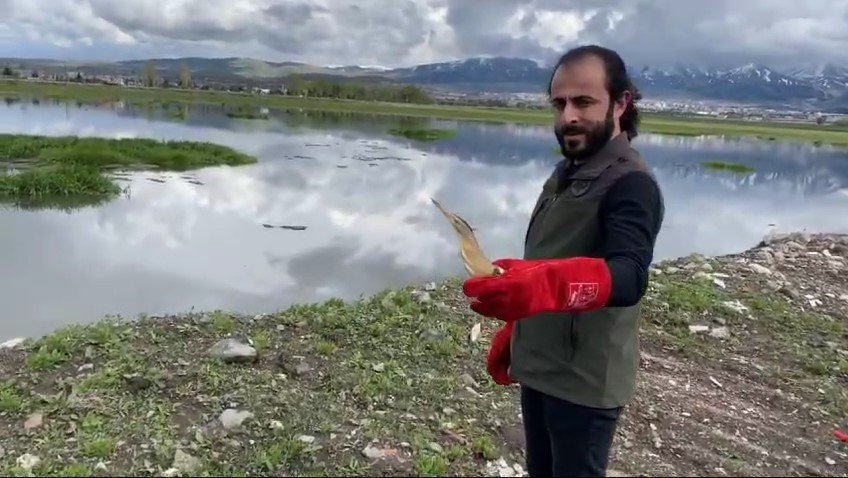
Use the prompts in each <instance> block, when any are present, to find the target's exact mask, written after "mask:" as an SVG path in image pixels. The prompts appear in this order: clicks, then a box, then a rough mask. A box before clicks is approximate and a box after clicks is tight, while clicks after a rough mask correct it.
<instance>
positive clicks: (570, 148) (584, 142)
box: [551, 56, 626, 159]
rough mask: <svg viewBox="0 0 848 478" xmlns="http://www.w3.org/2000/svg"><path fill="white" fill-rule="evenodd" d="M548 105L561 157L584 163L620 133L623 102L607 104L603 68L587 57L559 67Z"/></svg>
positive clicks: (607, 95)
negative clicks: (619, 121) (552, 117)
mask: <svg viewBox="0 0 848 478" xmlns="http://www.w3.org/2000/svg"><path fill="white" fill-rule="evenodd" d="M625 98H626V97H625ZM551 104H552V105H553V107H554V113H555V119H554V128H555V134H556V138H557V141H558V142H559V145H560V150H561V151H562V154H563V156H565V157H566V158H570V159H584V158H587V157H589V156H592V155H593V154H595V153H597V152H598V151H599V150H600V149H601V148H602V147H603V146H604V145H605V144H606V143H607V141H609V140H610V138H611V137H612V136H614V135H616V134H618V133H619V126H618V119H619V117H621V113H623V112H624V105H625V102H624V101H620V102H613V101H610V97H609V93H608V92H607V89H606V72H605V70H604V64H603V62H602V61H601V59H600V58H597V57H594V56H588V57H584V58H582V59H579V60H576V61H573V62H571V63H569V64H568V65H566V66H561V67H559V69H558V70H557V71H556V74H555V75H554V78H553V81H552V83H551Z"/></svg>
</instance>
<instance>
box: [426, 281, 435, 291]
mask: <svg viewBox="0 0 848 478" xmlns="http://www.w3.org/2000/svg"><path fill="white" fill-rule="evenodd" d="M424 290H426V291H430V292H432V291H434V290H436V283H435V282H428V283H426V284H425V285H424Z"/></svg>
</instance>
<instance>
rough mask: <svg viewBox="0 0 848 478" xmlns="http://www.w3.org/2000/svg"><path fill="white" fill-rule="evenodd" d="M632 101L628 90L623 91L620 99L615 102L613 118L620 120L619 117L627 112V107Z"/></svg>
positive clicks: (631, 95)
mask: <svg viewBox="0 0 848 478" xmlns="http://www.w3.org/2000/svg"><path fill="white" fill-rule="evenodd" d="M632 101H633V94H632V93H631V92H630V90H624V93H622V94H621V98H619V99H618V101H616V102H615V116H616V117H617V118H620V117H621V115H623V114H624V111H625V110H627V106H629V105H630V103H631V102H632Z"/></svg>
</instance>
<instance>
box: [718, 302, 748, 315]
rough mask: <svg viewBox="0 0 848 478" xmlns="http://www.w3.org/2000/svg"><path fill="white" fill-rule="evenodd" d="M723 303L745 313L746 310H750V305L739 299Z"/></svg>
mask: <svg viewBox="0 0 848 478" xmlns="http://www.w3.org/2000/svg"><path fill="white" fill-rule="evenodd" d="M721 305H723V306H725V307H727V308H728V309H730V310H733V311H735V312H738V313H740V314H743V315H744V314H745V312H748V307H746V306H745V304H743V303H742V302H739V301H738V300H725V301H722V303H721Z"/></svg>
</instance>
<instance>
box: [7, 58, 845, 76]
mask: <svg viewBox="0 0 848 478" xmlns="http://www.w3.org/2000/svg"><path fill="white" fill-rule="evenodd" d="M478 59H488V60H519V61H531V62H533V63H535V64H536V65H537V66H538V67H539V68H542V69H544V68H547V67H550V66H552V65H553V64H554V62H555V59H554V60H552V61H551V62H550V63H548V64H545V63H543V62H540V61H538V60H535V59H533V58H526V57H519V56H504V55H474V56H468V57H461V58H456V59H445V60H442V61H436V62H427V63H418V64H414V65H408V66H400V67H392V66H385V65H368V64H358V63H347V64H342V63H338V64H322V63H316V62H308V61H300V60H285V59H281V60H272V59H268V58H262V57H256V56H233V55H210V56H204V55H169V56H138V57H128V58H123V59H117V60H110V59H106V58H86V59H73V58H62V57H51V56H5V55H0V61H4V60H14V61H45V62H47V61H50V62H57V63H60V64H61V63H68V64H82V65H91V64H98V63H103V64H113V63H128V62H143V61H154V62H155V61H177V60H247V61H257V62H264V63H271V64H285V63H289V64H299V65H308V66H318V67H323V68H330V69H339V68H356V67H358V68H363V69H369V70H385V71H390V70H396V69H404V68H412V67H415V66H423V65H437V64H450V63H462V62H466V61H472V60H478ZM624 60H625V63H626V64H627V67H628V68H632V67H639V68H657V69H658V70H668V69H674V68H698V69H702V70H719V71H721V70H731V69H737V68H743V67H752V66H753V67H763V68H768V69H770V70H773V71H776V72H786V71H788V70H797V69H802V70H805V69H823V68H827V67H832V68H837V69H844V70H846V71H848V66H844V65H842V64H840V63H839V62H837V61H833V60H827V59H822V60H819V61H807V62H805V63H801V62H799V63H794V64H787V65H785V66H783V67H778V66H774V65H771V64H768V63H765V62H762V61H753V60H748V61H745V59H744V58H740V59H739V60H740V62H739V63H735V64H729V63H725V64H724V65H723V66H719V65H709V64H704V63H696V62H689V63H686V62H683V61H677V62H674V61H668V62H666V64H665V65H664V66H657V65H654V64H640V63H635V62H630V61H627V59H626V58H625V59H624Z"/></svg>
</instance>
